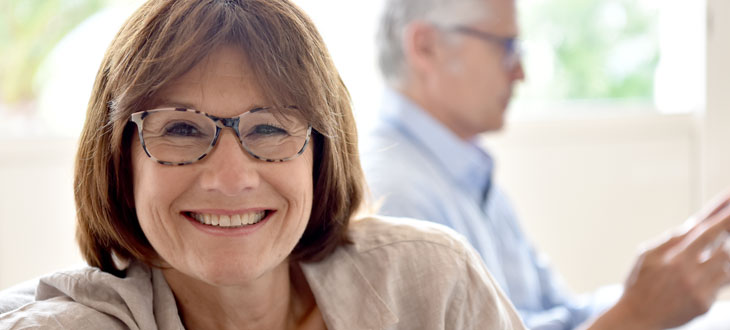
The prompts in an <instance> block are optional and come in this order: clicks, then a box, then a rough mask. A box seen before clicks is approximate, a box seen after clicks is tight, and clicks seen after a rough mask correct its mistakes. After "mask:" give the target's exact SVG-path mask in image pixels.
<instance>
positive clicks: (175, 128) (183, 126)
mask: <svg viewBox="0 0 730 330" xmlns="http://www.w3.org/2000/svg"><path fill="white" fill-rule="evenodd" d="M165 135H168V136H175V137H197V136H201V135H203V134H202V132H201V131H200V130H199V129H198V128H197V127H195V126H194V125H191V124H189V123H184V122H178V123H172V124H169V125H167V126H166V127H165Z"/></svg>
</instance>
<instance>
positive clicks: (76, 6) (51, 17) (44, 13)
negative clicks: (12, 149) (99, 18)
mask: <svg viewBox="0 0 730 330" xmlns="http://www.w3.org/2000/svg"><path fill="white" fill-rule="evenodd" d="M112 2H114V0H2V1H0V103H6V104H10V105H12V104H16V103H20V102H25V101H29V100H32V99H34V94H33V78H34V76H35V74H36V72H37V71H38V68H39V67H40V65H41V63H42V62H43V60H44V59H45V58H46V57H47V56H48V55H49V53H50V52H51V51H52V50H53V48H54V47H55V46H56V44H57V43H58V42H59V41H60V40H61V39H62V38H63V36H64V35H66V34H67V33H68V32H70V31H71V30H72V29H73V28H74V27H75V26H76V25H78V24H79V23H80V22H82V21H83V20H84V19H85V18H87V17H89V16H90V15H91V14H93V13H95V12H97V11H98V10H99V9H101V8H103V7H105V6H106V5H108V4H110V3H112Z"/></svg>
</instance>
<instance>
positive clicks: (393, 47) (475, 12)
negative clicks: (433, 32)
mask: <svg viewBox="0 0 730 330" xmlns="http://www.w3.org/2000/svg"><path fill="white" fill-rule="evenodd" d="M486 7H487V3H486V1H485V0H386V1H385V5H384V8H383V12H382V15H381V18H380V25H379V27H378V34H377V40H376V47H377V52H378V65H379V67H380V72H381V74H382V75H383V78H385V81H386V83H387V84H388V85H390V86H398V85H400V84H401V83H403V79H404V78H405V75H406V74H407V72H406V65H405V55H404V51H403V33H404V31H405V29H406V28H407V27H408V25H410V24H411V23H413V22H416V21H421V22H428V23H433V24H434V25H438V26H451V25H456V24H468V23H472V22H474V21H476V20H479V19H482V18H484V17H485V16H486V12H487V10H486V9H487V8H486Z"/></svg>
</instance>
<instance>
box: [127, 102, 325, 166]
mask: <svg viewBox="0 0 730 330" xmlns="http://www.w3.org/2000/svg"><path fill="white" fill-rule="evenodd" d="M273 108H276V107H257V108H253V109H251V110H249V111H246V112H244V113H243V114H240V115H238V116H235V117H230V118H226V117H218V116H214V115H211V114H208V113H205V112H203V111H200V110H195V109H190V108H182V107H168V108H155V109H150V110H143V111H138V112H135V113H132V114H131V115H129V120H128V122H131V123H134V124H135V125H136V126H137V134H138V135H139V141H140V144H141V145H142V149H143V150H144V152H145V154H147V157H149V158H150V159H152V160H154V161H156V162H157V163H159V164H162V165H171V166H183V165H189V164H193V163H196V162H198V161H200V160H202V159H203V158H205V156H207V155H208V154H209V153H210V152H211V151H212V150H213V148H215V146H216V144H217V142H218V138H219V137H220V135H221V130H223V129H225V128H226V127H228V128H230V129H231V130H233V132H234V134H235V135H236V137H237V138H238V142H239V144H240V145H241V147H242V148H243V150H246V152H247V153H248V154H249V155H251V157H254V158H256V159H258V160H261V161H265V162H267V163H280V162H286V161H290V160H292V159H295V158H297V157H299V156H300V155H301V154H303V153H304V150H306V149H307V145H309V140H310V139H311V137H312V125H311V124H309V123H307V137H306V138H305V140H304V145H303V146H302V148H301V149H299V151H298V152H297V153H296V154H294V155H292V156H290V157H286V158H282V159H270V158H264V157H261V156H259V155H256V154H254V153H253V151H251V150H249V149H248V147H247V146H246V144H245V143H243V139H242V138H241V134H240V132H239V131H238V124H240V122H241V116H243V115H244V114H246V113H249V112H252V111H253V112H256V111H262V110H269V109H273ZM280 108H284V109H297V107H296V106H286V107H280ZM158 111H182V112H192V113H196V114H202V115H204V116H205V117H208V119H210V120H212V121H213V122H214V123H215V135H214V136H213V139H212V140H211V141H210V145H209V146H208V149H206V150H205V151H204V152H203V154H202V155H200V156H199V157H198V158H196V159H193V160H191V161H186V162H169V161H165V160H160V159H157V158H156V157H155V156H152V154H151V153H150V152H149V150H147V145H146V144H145V141H144V136H143V134H142V132H143V125H144V119H145V117H147V116H148V115H149V114H150V112H158Z"/></svg>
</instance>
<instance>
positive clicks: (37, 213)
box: [0, 139, 81, 289]
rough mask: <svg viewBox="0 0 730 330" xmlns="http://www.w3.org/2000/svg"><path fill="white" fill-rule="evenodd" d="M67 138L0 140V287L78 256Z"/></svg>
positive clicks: (70, 147)
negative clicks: (0, 156)
mask: <svg viewBox="0 0 730 330" xmlns="http://www.w3.org/2000/svg"><path fill="white" fill-rule="evenodd" d="M75 146H76V141H75V140H71V139H44V140H30V141H20V140H10V141H7V140H6V141H2V140H0V155H2V158H0V289H3V288H6V287H8V286H10V285H12V284H14V283H17V282H20V281H23V280H25V279H29V278H31V277H34V276H38V275H41V274H44V273H48V272H51V271H53V270H57V269H59V268H62V267H69V266H71V265H73V264H76V263H79V262H81V258H80V256H79V253H78V249H77V248H76V245H75V242H74V214H75V212H74V203H73V157H74V154H75V149H76V147H75Z"/></svg>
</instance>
